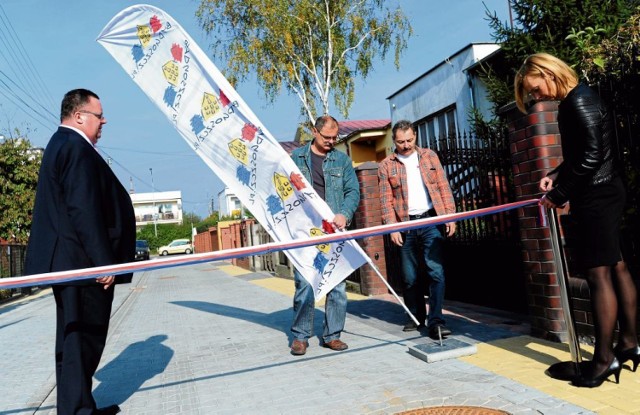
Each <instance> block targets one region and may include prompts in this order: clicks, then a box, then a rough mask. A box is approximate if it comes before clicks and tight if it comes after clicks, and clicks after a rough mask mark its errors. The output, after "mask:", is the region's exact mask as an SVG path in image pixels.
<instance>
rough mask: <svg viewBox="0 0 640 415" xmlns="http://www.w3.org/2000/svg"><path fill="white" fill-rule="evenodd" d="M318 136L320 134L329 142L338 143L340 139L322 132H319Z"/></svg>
mask: <svg viewBox="0 0 640 415" xmlns="http://www.w3.org/2000/svg"><path fill="white" fill-rule="evenodd" d="M318 134H320V135H321V136H322V138H324V139H325V140H329V141H338V137H339V136H338V135H324V134H322V133H321V132H320V131H318Z"/></svg>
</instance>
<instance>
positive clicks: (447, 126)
mask: <svg viewBox="0 0 640 415" xmlns="http://www.w3.org/2000/svg"><path fill="white" fill-rule="evenodd" d="M456 125H457V123H456V106H455V105H452V106H450V107H447V108H445V109H444V110H442V111H440V112H437V113H435V114H433V115H430V116H429V117H427V118H424V119H422V120H421V121H419V122H418V123H416V127H417V130H418V145H419V146H420V147H425V148H432V149H434V150H438V140H441V139H443V138H446V137H449V136H451V135H453V136H456V135H457V134H458V128H457V127H456Z"/></svg>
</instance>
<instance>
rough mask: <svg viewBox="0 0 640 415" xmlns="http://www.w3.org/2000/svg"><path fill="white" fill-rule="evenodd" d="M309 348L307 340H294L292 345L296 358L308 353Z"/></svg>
mask: <svg viewBox="0 0 640 415" xmlns="http://www.w3.org/2000/svg"><path fill="white" fill-rule="evenodd" d="M308 346H309V343H307V341H306V340H304V341H303V340H294V341H293V343H291V354H292V355H294V356H302V355H303V354H305V353H307V347H308Z"/></svg>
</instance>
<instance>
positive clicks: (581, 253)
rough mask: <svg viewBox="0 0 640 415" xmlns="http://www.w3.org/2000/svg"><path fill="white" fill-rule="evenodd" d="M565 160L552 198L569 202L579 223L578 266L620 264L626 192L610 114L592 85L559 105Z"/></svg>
mask: <svg viewBox="0 0 640 415" xmlns="http://www.w3.org/2000/svg"><path fill="white" fill-rule="evenodd" d="M558 128H559V130H560V135H561V139H562V155H563V159H564V160H563V162H562V164H561V165H560V166H559V167H558V168H557V169H556V171H557V172H558V176H557V178H556V180H555V182H554V186H555V187H554V189H552V190H551V191H550V192H549V193H548V194H547V197H548V198H549V200H551V201H552V202H554V203H555V204H557V205H562V204H564V203H565V202H567V201H569V203H570V212H571V215H572V216H573V218H574V220H575V224H576V239H575V240H576V242H577V243H576V254H577V259H578V265H579V266H580V267H581V268H584V269H588V268H594V267H599V266H611V265H615V264H616V263H617V262H618V261H620V260H621V259H622V258H621V254H620V224H621V220H622V214H623V211H624V205H625V199H626V193H625V189H624V185H623V182H622V179H621V177H620V175H619V162H618V160H617V157H616V151H615V149H614V142H613V131H614V130H613V121H612V118H611V115H610V112H609V111H608V109H607V108H606V106H605V105H604V103H603V102H602V100H601V99H600V97H599V96H598V94H597V93H596V92H595V91H593V90H592V89H591V88H590V87H589V86H587V85H585V84H579V85H578V86H576V87H575V88H574V89H572V90H571V91H570V92H569V94H567V96H566V97H565V98H564V99H563V100H562V102H561V103H560V105H559V106H558Z"/></svg>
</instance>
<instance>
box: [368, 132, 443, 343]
mask: <svg viewBox="0 0 640 415" xmlns="http://www.w3.org/2000/svg"><path fill="white" fill-rule="evenodd" d="M392 136H393V142H394V144H395V147H396V149H395V152H394V153H393V154H391V155H389V156H388V157H387V158H385V159H384V160H383V161H382V162H381V163H380V165H379V166H378V179H379V185H380V202H381V206H382V222H383V223H397V222H404V221H409V220H416V219H422V218H427V217H430V216H437V215H445V214H449V213H455V211H456V206H455V202H454V200H453V194H452V193H451V187H450V186H449V182H448V181H447V178H446V176H445V173H444V169H443V168H442V165H441V164H440V160H439V159H438V156H437V155H436V153H435V152H433V151H432V150H429V149H424V148H420V147H417V146H416V129H415V127H414V126H413V124H412V123H411V122H410V121H407V120H402V121H398V122H397V123H396V124H395V125H394V126H393V129H392ZM455 231H456V224H455V222H450V223H447V224H446V225H445V227H444V233H445V234H446V235H447V236H451V235H453V234H454V232H455ZM390 237H391V242H393V243H394V244H395V245H397V246H399V247H400V263H401V266H402V267H401V268H402V274H403V281H404V292H403V297H404V302H405V305H406V306H407V308H408V309H409V311H410V312H411V314H413V315H414V316H415V317H416V318H417V319H418V321H419V322H420V324H419V325H416V323H415V322H414V321H413V320H411V319H410V320H409V322H408V323H407V324H405V326H404V328H403V330H404V331H413V330H417V329H420V328H423V327H424V326H425V325H424V322H425V317H426V316H425V314H426V310H425V305H424V295H423V292H422V289H421V284H420V281H419V280H418V275H417V273H418V261H419V255H421V256H422V257H423V258H424V262H425V265H426V270H427V274H428V276H429V277H430V280H431V282H430V284H429V316H428V319H427V323H428V330H429V336H430V337H431V338H434V339H438V338H440V337H441V336H447V335H450V334H451V330H450V329H449V328H447V327H446V325H445V321H444V317H443V315H442V304H443V302H444V285H445V283H444V269H443V267H442V241H443V236H442V234H441V233H440V230H439V229H438V228H437V227H436V226H427V227H424V228H420V229H415V230H411V231H406V232H394V233H392V234H391V235H390Z"/></svg>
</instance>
